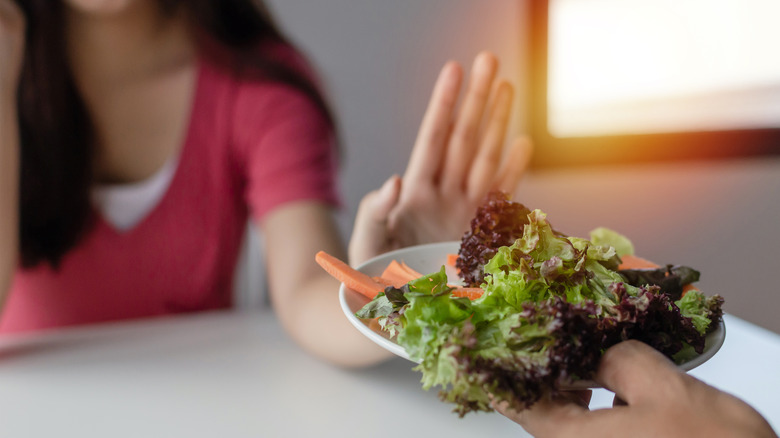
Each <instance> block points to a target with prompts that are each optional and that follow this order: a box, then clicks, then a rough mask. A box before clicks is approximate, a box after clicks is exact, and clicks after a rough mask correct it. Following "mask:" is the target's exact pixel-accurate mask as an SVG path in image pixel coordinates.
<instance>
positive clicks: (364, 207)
mask: <svg viewBox="0 0 780 438" xmlns="http://www.w3.org/2000/svg"><path fill="white" fill-rule="evenodd" d="M400 193H401V178H400V177H399V176H398V175H393V176H391V177H390V178H389V179H388V180H387V181H385V183H384V184H382V187H381V188H380V189H379V190H374V191H372V192H369V193H367V194H366V195H365V196H364V197H363V200H362V201H360V206H359V207H358V211H357V215H356V217H355V226H354V228H353V231H352V238H351V239H350V241H349V260H350V263H351V264H352V265H358V264H360V263H363V262H364V261H366V260H368V259H370V258H371V257H374V256H376V255H378V254H381V253H383V252H385V251H387V250H389V249H390V248H389V246H390V240H391V236H390V230H389V228H388V225H387V223H388V216H389V215H390V211H391V210H392V209H393V207H395V205H396V204H397V203H398V197H399V194H400Z"/></svg>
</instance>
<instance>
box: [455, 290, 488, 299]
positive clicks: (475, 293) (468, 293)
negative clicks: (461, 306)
mask: <svg viewBox="0 0 780 438" xmlns="http://www.w3.org/2000/svg"><path fill="white" fill-rule="evenodd" d="M484 293H485V291H484V290H482V288H479V287H458V288H455V289H453V290H452V296H453V297H466V298H468V299H470V300H472V301H473V300H476V299H477V298H480V297H481V296H482V294H484Z"/></svg>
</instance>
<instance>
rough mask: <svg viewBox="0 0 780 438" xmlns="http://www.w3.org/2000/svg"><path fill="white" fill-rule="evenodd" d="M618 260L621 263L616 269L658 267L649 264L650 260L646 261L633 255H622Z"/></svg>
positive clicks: (651, 263)
mask: <svg viewBox="0 0 780 438" xmlns="http://www.w3.org/2000/svg"><path fill="white" fill-rule="evenodd" d="M620 258H621V260H622V261H623V263H621V264H620V266H618V269H652V268H657V267H659V265H657V264H655V263H653V262H651V261H650V260H646V259H643V258H642V257H637V256H635V255H624V256H622V257H620Z"/></svg>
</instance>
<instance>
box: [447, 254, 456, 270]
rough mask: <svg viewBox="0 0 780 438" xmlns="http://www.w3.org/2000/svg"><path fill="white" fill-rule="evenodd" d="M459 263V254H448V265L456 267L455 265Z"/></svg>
mask: <svg viewBox="0 0 780 438" xmlns="http://www.w3.org/2000/svg"><path fill="white" fill-rule="evenodd" d="M457 261H458V255H457V254H447V265H449V266H452V267H455V263H457Z"/></svg>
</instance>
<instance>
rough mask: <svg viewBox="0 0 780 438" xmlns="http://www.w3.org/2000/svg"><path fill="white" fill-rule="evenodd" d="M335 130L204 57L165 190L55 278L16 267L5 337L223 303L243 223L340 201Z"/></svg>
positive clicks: (282, 90) (290, 96)
mask: <svg viewBox="0 0 780 438" xmlns="http://www.w3.org/2000/svg"><path fill="white" fill-rule="evenodd" d="M334 149H335V148H334V145H333V136H332V130H331V128H330V126H329V125H328V123H327V121H326V120H325V118H324V117H323V116H322V114H321V113H320V112H319V111H318V110H317V109H316V107H315V106H314V105H313V104H312V103H311V102H310V101H309V100H308V99H307V98H306V97H305V96H304V95H303V94H302V93H300V92H299V91H297V90H294V89H293V88H291V87H288V86H285V85H280V84H278V83H272V82H252V81H248V80H240V79H237V78H234V77H232V76H231V75H230V74H229V73H228V72H226V71H224V70H222V69H220V68H218V67H216V66H214V65H211V64H210V63H209V62H208V61H206V60H205V59H201V60H199V65H198V79H197V89H196V93H195V100H194V103H193V107H192V110H191V115H190V121H189V127H188V131H187V135H186V140H185V142H184V145H183V147H182V149H181V151H180V157H179V165H178V168H177V169H176V173H175V174H174V176H173V179H172V181H171V183H170V186H169V187H168V190H167V192H166V193H165V195H164V197H163V198H162V199H161V201H160V202H159V203H158V204H157V206H156V207H155V208H154V209H153V210H152V211H151V213H149V214H148V215H147V216H146V217H145V218H144V219H143V220H142V221H141V222H140V223H138V224H137V225H136V226H134V227H133V228H131V229H130V230H127V231H124V232H121V231H118V230H116V229H115V228H113V227H112V226H111V225H110V224H109V222H108V221H106V220H105V219H104V218H103V217H101V216H100V214H99V213H97V212H95V225H94V227H93V228H92V229H91V230H90V232H89V234H88V235H87V236H86V237H85V238H84V240H83V241H81V242H80V243H79V245H78V246H77V247H75V248H74V249H72V250H71V251H70V252H69V253H68V254H67V255H66V257H65V258H64V259H63V261H62V265H61V267H60V269H59V270H58V271H54V270H52V269H51V268H50V267H49V266H48V265H45V264H44V265H41V266H39V267H36V268H34V269H29V270H22V269H19V270H17V272H16V274H15V276H14V279H13V283H12V286H11V291H10V295H9V297H8V299H7V301H6V304H5V308H4V310H3V314H2V318H0V332H4V333H8V332H19V331H27V330H37V329H43V328H50V327H57V326H66V325H74V324H85V323H96V322H102V321H110V320H119V319H128V318H139V317H149V316H155V315H163V314H170V313H180V312H191V311H200V310H207V309H219V308H227V307H230V306H231V305H232V280H233V273H234V269H235V265H236V260H237V257H238V253H239V248H240V244H241V239H242V237H243V232H244V230H245V226H246V221H247V218H248V217H249V216H250V215H251V217H253V218H255V219H258V218H262V217H263V215H265V214H266V213H268V212H269V211H271V210H273V209H274V208H276V207H278V206H280V205H282V204H284V203H288V202H292V201H297V200H317V201H321V202H325V203H329V204H337V203H338V198H337V194H336V181H335V174H336V169H335V168H336V156H335V150H334Z"/></svg>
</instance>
